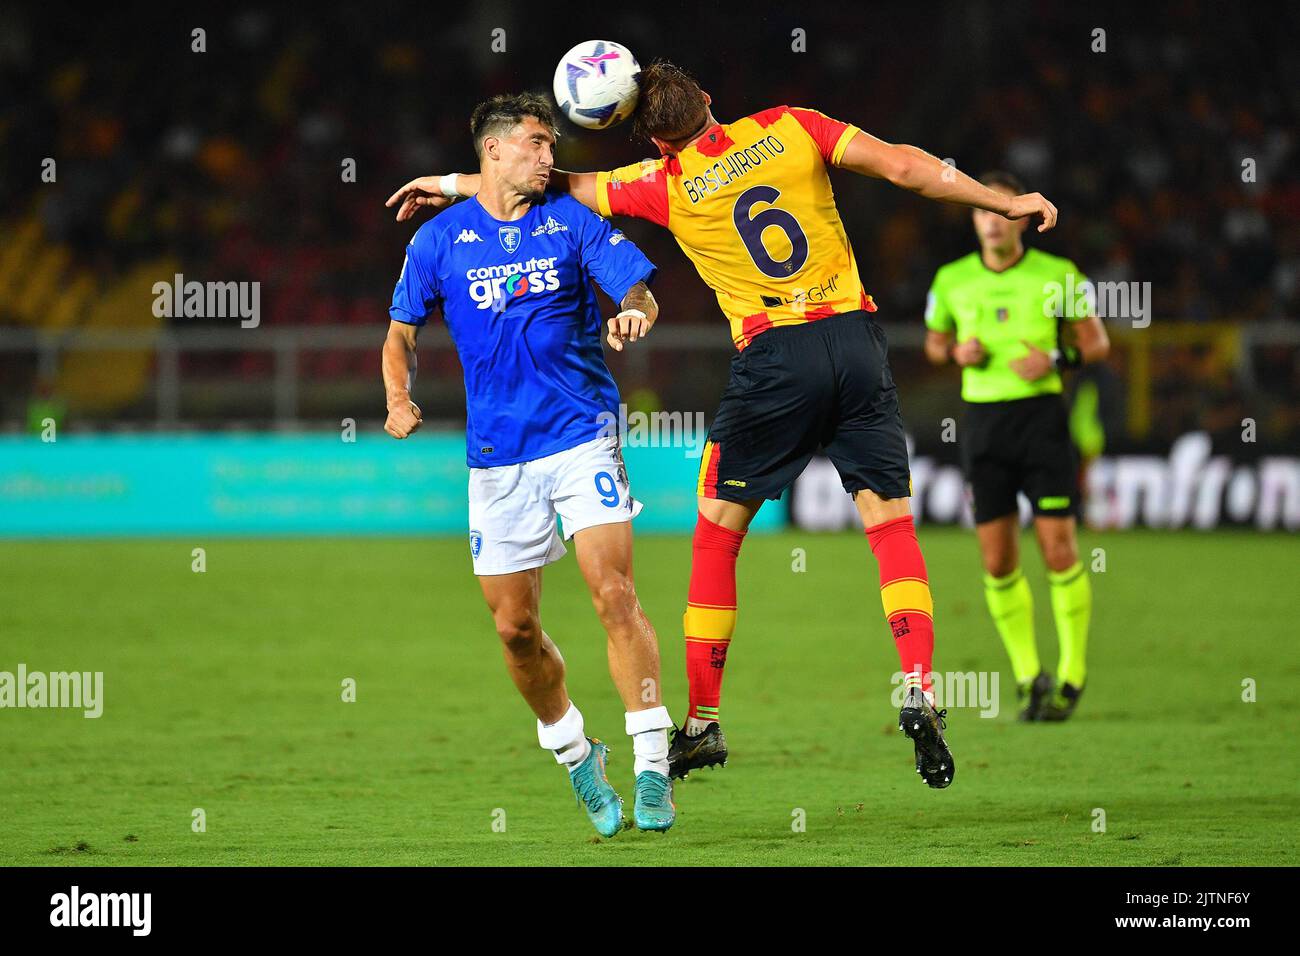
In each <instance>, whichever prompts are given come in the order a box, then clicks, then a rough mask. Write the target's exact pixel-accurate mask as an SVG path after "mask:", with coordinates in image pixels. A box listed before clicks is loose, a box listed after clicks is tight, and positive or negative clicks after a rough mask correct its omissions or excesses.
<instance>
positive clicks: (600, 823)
mask: <svg viewBox="0 0 1300 956" xmlns="http://www.w3.org/2000/svg"><path fill="white" fill-rule="evenodd" d="M587 739H588V740H589V741H590V742H591V753H589V754H587V759H586V760H584V761H583V762H582V763H580V764H578V766H577V768H576V769H575V770H573V772H572V773H570V774H569V779H570V780H571V781H572V782H573V792H574V793H576V794H577V795H578V802H579V803H580V804H582V807H583V809H584V810H586V811H587V817H588V818H589V819H590V820H591V823H592V826H594V827H595V828H596V832H597V833H599V834H600V835H601V836H603V837H612V836H614V835H615V834H616V833H618V831H619V830H621V829H623V798H622V797H620V796H619V795H618V794H617V793H616V792H615V791H614V788H613V787H612V786H610V783H609V778H608V777H606V776H605V759H606V757H607V756H608V754H609V748H608V747H606V746H605V745H604V744H603V743H601V742H600V741H599V740H597V739H596V738H595V737H589V738H587ZM638 793H639V791H638Z"/></svg>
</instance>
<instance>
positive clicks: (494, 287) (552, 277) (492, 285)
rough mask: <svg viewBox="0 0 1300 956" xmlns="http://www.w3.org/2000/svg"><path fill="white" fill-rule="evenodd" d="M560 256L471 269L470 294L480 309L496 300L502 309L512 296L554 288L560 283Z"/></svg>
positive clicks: (469, 278)
mask: <svg viewBox="0 0 1300 956" xmlns="http://www.w3.org/2000/svg"><path fill="white" fill-rule="evenodd" d="M559 259H560V257H559V256H544V257H542V258H540V259H538V258H533V259H529V260H528V261H527V262H511V263H509V264H508V265H501V266H482V267H480V268H477V269H468V270H466V272H465V278H466V279H468V280H469V297H470V298H471V299H473V300H474V302H475V304H476V305H477V307H478V308H480V309H490V308H492V307H493V304H494V303H495V304H496V309H497V311H498V312H500V311H504V309H505V307H506V306H507V305H508V304H509V302H510V300H511V299H516V298H519V297H520V296H522V295H525V294H527V293H529V292H533V293H536V292H554V291H555V290H556V289H558V288H559V287H560V272H559V270H558V269H556V268H555V264H556V263H557V262H558V261H559Z"/></svg>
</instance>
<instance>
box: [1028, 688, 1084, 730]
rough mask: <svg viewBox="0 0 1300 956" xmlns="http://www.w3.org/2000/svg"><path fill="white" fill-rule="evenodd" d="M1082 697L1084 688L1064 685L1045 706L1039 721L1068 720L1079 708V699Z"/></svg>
mask: <svg viewBox="0 0 1300 956" xmlns="http://www.w3.org/2000/svg"><path fill="white" fill-rule="evenodd" d="M1082 696H1083V688H1082V687H1075V686H1074V685H1073V684H1070V683H1065V684H1062V685H1061V689H1060V690H1059V691H1057V692H1056V693H1055V694H1053V695H1052V699H1051V700H1049V701H1048V702H1047V703H1046V704H1044V705H1043V710H1042V713H1040V714H1039V715H1038V719H1039V720H1051V721H1062V720H1068V719H1069V718H1070V715H1071V714H1073V713H1074V708H1075V707H1076V706H1078V704H1079V698H1080V697H1082Z"/></svg>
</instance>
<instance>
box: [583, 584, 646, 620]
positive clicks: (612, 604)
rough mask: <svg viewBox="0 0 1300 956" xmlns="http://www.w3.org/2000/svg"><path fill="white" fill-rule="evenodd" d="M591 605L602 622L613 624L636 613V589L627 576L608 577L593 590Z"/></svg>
mask: <svg viewBox="0 0 1300 956" xmlns="http://www.w3.org/2000/svg"><path fill="white" fill-rule="evenodd" d="M591 603H592V604H593V605H594V606H595V608H596V614H597V616H599V617H600V619H601V621H603V622H607V623H612V622H618V621H622V620H625V619H627V618H630V617H631V616H632V615H633V614H635V613H636V588H635V587H634V586H633V584H632V579H631V578H630V577H628V576H627V575H625V574H609V575H606V576H605V577H604V578H603V579H602V580H601V581H600V583H599V584H597V585H596V587H594V588H593V589H592V592H591Z"/></svg>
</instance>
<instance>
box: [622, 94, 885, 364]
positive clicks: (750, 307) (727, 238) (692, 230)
mask: <svg viewBox="0 0 1300 956" xmlns="http://www.w3.org/2000/svg"><path fill="white" fill-rule="evenodd" d="M858 132H859V130H858V128H857V127H856V126H852V125H850V124H848V123H841V122H839V121H838V120H833V119H831V118H830V117H828V116H826V115H824V114H822V113H819V112H817V111H816V110H807V109H799V108H796V107H790V106H777V107H774V108H772V109H769V110H763V111H762V112H760V113H755V114H754V115H753V116H747V117H745V118H744V119H740V120H736V121H735V122H734V123H719V124H717V125H716V126H712V127H710V128H709V129H707V130H705V131H704V133H703V134H702V135H701V136H700V137H699V138H698V139H697V140H696V141H695V142H694V143H693V144H692V145H691V146H688V147H687V148H686V149H683V150H682V151H681V152H679V153H675V154H672V155H665V156H662V157H661V158H659V159H657V160H650V159H647V160H644V161H642V162H640V163H635V164H633V165H630V166H624V167H622V168H621V169H616V170H614V171H612V172H605V173H597V174H596V199H597V203H598V205H599V207H600V212H601V214H602V215H605V216H612V215H621V216H635V217H637V218H639V219H646V220H649V221H650V222H655V223H658V224H659V225H661V226H665V227H667V228H668V230H669V231H670V232H672V234H673V237H674V238H675V239H676V240H677V244H678V245H680V246H681V247H682V251H683V252H685V253H686V255H687V256H688V257H689V258H690V260H691V261H692V262H693V263H694V264H695V268H696V269H697V270H698V271H699V273H700V278H702V279H703V280H704V281H705V283H706V284H707V285H708V286H709V288H711V289H713V291H714V292H716V293H717V296H718V305H719V307H720V308H721V309H722V312H723V314H724V315H726V317H727V321H728V322H730V323H731V339H732V341H733V342H734V343H735V345H736V348H737V349H740V350H743V349H744V348H745V346H747V345H748V344H749V343H750V342H752V341H753V339H754V337H755V336H756V335H759V334H761V333H763V332H765V331H766V330H768V329H770V328H775V327H776V326H781V325H798V324H800V323H803V322H812V321H815V320H816V319H821V318H825V317H827V316H830V315H837V314H839V313H841V312H850V311H853V310H854V309H866V310H868V311H871V312H874V311H875V309H876V306H875V303H873V302H872V300H871V296H869V295H867V293H866V291H865V290H864V289H863V288H862V281H861V279H860V278H859V277H858V266H857V262H856V260H855V259H854V258H853V248H852V246H850V245H849V239H848V236H847V235H845V233H844V225H843V224H842V223H841V222H840V214H839V212H838V210H837V209H836V208H835V195H834V193H833V192H832V191H831V183H830V178H829V177H828V176H827V173H826V166H827V164H830V165H836V164H838V163H839V162H840V160H841V159H842V157H843V156H844V150H845V148H846V147H847V146H848V144H849V141H850V140H851V139H853V137H854V135H856V134H857V133H858Z"/></svg>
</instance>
